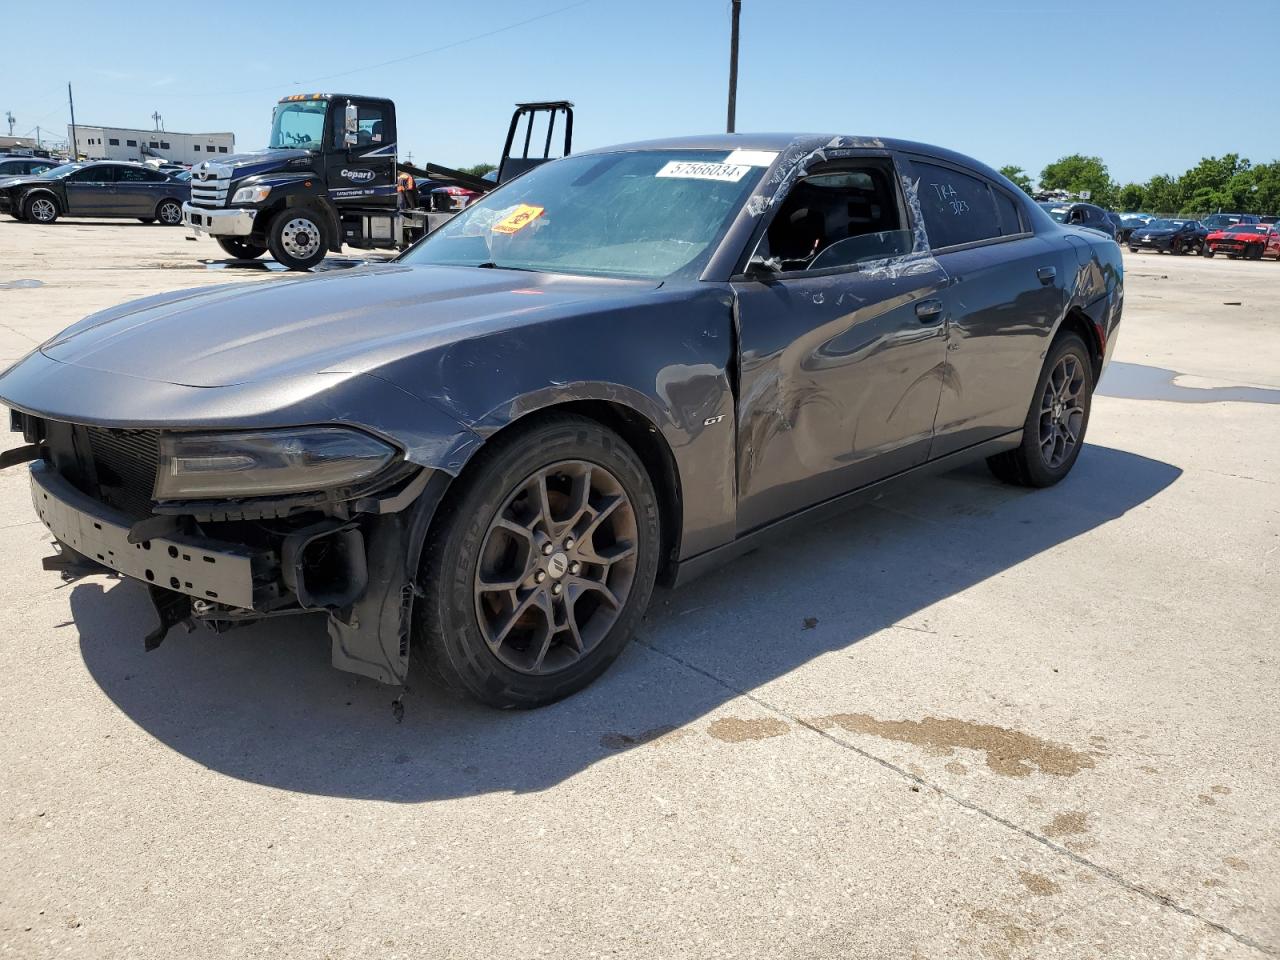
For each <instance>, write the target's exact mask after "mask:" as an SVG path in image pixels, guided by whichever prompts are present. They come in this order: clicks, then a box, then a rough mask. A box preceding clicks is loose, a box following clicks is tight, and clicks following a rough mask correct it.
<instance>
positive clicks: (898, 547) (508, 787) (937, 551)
mask: <svg viewBox="0 0 1280 960" xmlns="http://www.w3.org/2000/svg"><path fill="white" fill-rule="evenodd" d="M1180 474H1181V471H1180V470H1179V469H1178V468H1177V467H1174V466H1171V465H1169V464H1167V463H1162V462H1159V461H1155V460H1150V459H1146V458H1144V457H1140V456H1136V455H1134V454H1131V453H1126V452H1123V451H1120V450H1113V449H1109V448H1106V447H1099V446H1092V445H1091V446H1088V447H1087V448H1086V449H1085V450H1084V451H1083V453H1082V456H1081V457H1080V460H1079V461H1078V463H1077V465H1076V468H1075V470H1074V472H1073V473H1072V475H1071V476H1070V477H1069V478H1068V479H1067V480H1066V481H1064V482H1063V483H1061V484H1059V485H1058V486H1057V487H1054V488H1052V489H1049V490H1042V491H1030V490H1023V489H1018V488H1012V487H1006V486H1002V485H1000V484H998V483H996V482H995V481H994V480H992V479H991V478H990V477H989V476H988V475H987V473H986V471H985V469H983V468H982V466H981V465H978V466H977V467H974V468H966V469H963V470H958V471H955V472H953V473H950V474H946V475H943V476H940V477H932V478H921V479H920V480H916V481H910V482H906V483H903V484H901V485H900V486H899V487H898V488H897V489H896V490H893V491H891V492H888V493H886V495H885V496H884V497H883V498H881V499H879V500H877V501H876V502H875V503H874V504H873V505H871V506H868V507H864V508H862V509H859V510H855V511H853V512H851V513H849V514H847V515H846V516H844V517H841V518H838V519H836V520H834V521H831V522H828V523H825V524H823V525H821V526H818V527H814V528H810V529H807V530H799V531H797V532H796V533H794V534H793V535H791V536H789V537H786V538H783V539H781V540H779V541H778V542H777V543H776V544H775V545H772V546H770V547H769V548H768V549H767V550H762V551H760V552H758V553H755V554H752V555H750V556H747V557H744V558H742V559H740V560H738V561H736V562H735V563H733V564H730V565H728V566H726V567H724V568H722V570H721V571H720V572H719V573H717V574H712V575H710V576H707V577H704V578H703V579H701V580H699V581H696V582H695V583H693V584H691V585H690V586H688V587H686V588H684V589H681V590H678V591H671V592H659V593H658V594H657V595H656V596H655V599H654V604H653V606H652V608H651V612H650V615H649V616H648V618H647V619H646V621H645V623H644V624H643V625H642V627H641V629H640V631H639V635H638V640H639V642H638V643H634V644H632V645H631V646H630V647H629V648H628V650H627V651H626V652H625V653H624V654H623V656H622V657H621V659H620V660H619V661H618V663H617V664H615V665H614V667H613V668H612V669H611V670H610V671H609V672H608V673H606V674H605V676H604V677H602V678H601V679H600V680H599V681H597V682H596V683H595V684H594V685H593V686H592V687H590V688H589V689H587V690H585V691H583V692H582V693H580V694H578V695H577V696H574V697H571V698H569V699H568V700H565V701H563V702H561V703H558V704H555V705H553V706H550V707H546V708H544V709H541V710H535V711H529V712H507V713H504V712H499V711H495V710H490V709H487V708H484V707H479V706H476V705H473V704H471V703H469V702H466V701H462V700H460V699H458V698H455V697H451V696H449V695H447V694H445V693H443V692H441V691H439V690H437V689H436V688H434V687H432V686H430V685H429V684H426V683H424V682H423V681H422V679H421V678H420V677H419V678H415V682H413V683H412V684H411V686H410V687H409V688H408V689H405V690H401V689H399V688H391V687H384V686H381V685H379V684H377V683H375V682H373V681H371V680H366V679H363V678H358V677H354V676H351V675H349V674H344V673H339V672H338V671H335V670H333V669H332V668H331V667H330V666H329V653H328V643H327V640H326V638H325V634H324V630H323V625H322V623H320V622H319V621H315V620H312V621H310V622H304V621H303V620H302V619H301V618H285V619H283V620H277V621H273V622H267V623H261V624H257V625H254V626H252V627H247V628H243V629H240V630H237V631H232V632H230V633H227V634H224V635H220V636H219V635H215V634H213V633H211V632H208V631H204V630H199V631H196V632H194V633H190V634H183V633H182V632H181V631H180V630H175V631H173V632H172V633H171V634H170V636H169V638H168V639H167V640H166V641H165V643H164V645H163V646H161V647H160V648H159V649H158V650H156V651H154V652H153V653H150V654H144V653H143V650H142V636H143V634H144V633H145V632H146V631H147V630H149V629H150V627H151V625H152V614H151V612H150V609H149V607H148V604H147V601H146V599H145V596H144V593H143V591H142V588H141V586H140V585H138V584H135V583H132V582H113V581H107V580H98V579H96V578H95V579H94V580H93V581H87V582H84V583H81V584H79V585H77V586H76V588H75V589H74V591H73V592H72V595H71V606H72V612H73V615H74V618H75V623H76V624H77V626H78V628H79V631H80V646H81V654H82V656H83V658H84V662H85V664H86V665H87V667H88V669H89V672H90V674H91V675H92V676H93V678H94V680H95V681H96V682H97V683H98V684H99V686H100V687H101V688H102V690H103V691H104V692H105V693H106V695H107V696H108V697H110V698H111V699H112V700H113V701H114V702H115V703H116V705H117V706H118V707H119V708H120V709H121V710H122V711H123V712H124V713H125V714H126V715H127V716H128V717H129V718H130V719H131V720H133V721H134V722H135V723H137V724H138V725H139V726H140V727H141V728H142V729H144V730H146V731H147V732H148V733H150V734H151V735H152V736H154V737H156V738H157V739H158V740H160V741H161V742H163V743H165V744H166V745H168V746H169V747H171V748H172V749H174V750H176V751H178V752H179V753H181V754H183V755H185V756H187V757H189V758H191V759H192V760H194V761H195V762H197V763H199V764H201V765H202V766H205V767H208V768H209V769H211V770H215V771H218V772H221V773H224V774H227V775H229V776H233V777H237V778H240V779H242V780H247V781H250V782H254V783H260V784H264V785H268V786H272V787H277V788H280V789H283V790H295V791H302V792H306V793H313V794H321V795H328V796H342V797H353V798H367V799H379V800H388V801H396V802H410V803H412V802H422V801H428V800H439V799H445V798H452V797H463V796H471V795H477V794H482V793H489V792H503V791H509V792H515V793H523V792H528V791H537V790H543V789H546V788H548V787H551V786H554V785H555V784H557V783H559V782H561V781H563V780H564V779H566V778H568V777H571V776H572V775H574V774H576V773H578V772H580V771H582V770H584V769H586V768H588V767H589V766H590V765H592V764H593V763H595V762H597V761H598V760H601V759H603V758H604V757H606V756H609V755H612V754H613V753H616V752H617V750H619V749H625V748H627V747H628V746H630V745H632V744H635V743H642V742H644V739H645V737H646V735H652V732H654V731H660V730H663V729H667V728H673V727H681V726H683V725H685V724H688V723H690V722H691V721H694V720H696V719H697V718H698V717H701V716H703V715H705V714H706V713H708V712H709V711H711V710H713V709H715V708H716V707H718V706H720V705H721V704H723V703H724V702H726V701H727V700H729V699H731V698H732V697H733V696H734V695H735V690H752V689H755V688H758V687H759V686H761V685H762V684H766V683H768V682H770V681H772V680H774V679H776V678H778V677H781V676H783V675H784V674H786V673H788V672H789V671H792V670H794V669H796V668H798V667H800V666H802V665H803V664H805V663H807V662H808V661H810V660H812V659H813V658H815V657H818V656H820V655H822V654H825V653H829V652H831V651H835V650H841V649H847V648H848V647H850V646H852V645H853V644H856V643H858V642H859V641H860V640H862V639H864V638H866V637H868V636H871V635H874V634H876V633H878V632H879V631H882V630H884V629H885V628H887V627H890V626H892V625H893V624H896V623H899V622H902V621H903V620H906V619H908V618H910V617H912V615H914V614H917V613H919V612H920V611H922V610H924V609H926V608H927V607H929V606H930V605H932V604H935V603H937V602H939V601H940V600H943V599H945V598H947V597H949V596H952V595H953V594H956V593H958V592H960V591H963V590H965V589H966V588H968V587H971V586H973V585H974V584H977V583H980V582H981V581H984V580H986V579H988V578H990V577H993V576H996V575H998V574H1000V573H1001V572H1002V571H1005V570H1008V569H1009V568H1011V567H1013V566H1014V565H1016V564H1018V563H1021V562H1022V561H1025V560H1027V559H1028V558H1030V557H1034V556H1035V555H1037V554H1039V553H1042V552H1043V551H1045V550H1048V549H1051V548H1052V547H1054V546H1056V545H1058V544H1061V543H1063V542H1064V541H1067V540H1070V539H1072V538H1074V537H1078V536H1081V535H1082V534H1086V533H1088V532H1089V531H1090V530H1093V529H1095V528H1097V527H1099V526H1102V525H1104V524H1106V523H1108V522H1109V521H1111V520H1114V519H1116V518H1118V517H1120V516H1122V515H1123V514H1124V513H1125V512H1127V511H1129V510H1132V509H1134V508H1135V507H1137V506H1139V505H1140V504H1142V503H1144V502H1146V501H1147V500H1149V499H1151V498H1152V497H1154V496H1156V495H1157V494H1158V493H1160V491H1162V490H1164V489H1165V488H1166V487H1168V486H1169V485H1170V484H1171V483H1173V482H1174V481H1175V480H1176V479H1177V478H1178V476H1179V475H1180ZM104 584H105V587H104ZM806 619H810V620H811V621H812V620H816V625H815V623H813V622H809V623H807V624H806V623H805V621H806ZM806 627H807V628H806ZM891 636H892V635H891ZM890 642H892V641H891V640H890ZM1028 655H1029V656H1034V651H1030V652H1029V653H1028ZM686 664H687V665H692V666H693V667H695V669H690V668H689V666H687V665H686ZM700 671H702V672H700ZM708 674H710V675H713V676H714V677H716V678H719V682H718V681H717V680H713V679H711V677H710V676H708ZM400 694H403V698H402V700H401V701H400V702H399V704H398V705H395V701H396V699H397V697H398V696H399V695H400ZM832 696H833V697H834V698H836V701H837V702H833V703H832V704H830V709H832V710H833V711H835V710H840V709H847V708H848V703H847V702H846V701H845V700H844V699H842V698H841V692H840V691H838V690H833V691H832ZM401 708H403V709H402V710H401Z"/></svg>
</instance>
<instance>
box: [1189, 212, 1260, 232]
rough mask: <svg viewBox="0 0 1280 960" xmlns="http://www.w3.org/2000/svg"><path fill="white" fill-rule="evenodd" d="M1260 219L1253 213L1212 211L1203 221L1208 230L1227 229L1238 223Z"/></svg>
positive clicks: (1254, 221) (1256, 221) (1253, 221)
mask: <svg viewBox="0 0 1280 960" xmlns="http://www.w3.org/2000/svg"><path fill="white" fill-rule="evenodd" d="M1259 219H1260V218H1259V217H1258V216H1257V215H1256V214H1252V213H1211V214H1209V216H1207V217H1205V218H1204V220H1202V221H1201V223H1203V224H1204V228H1205V229H1206V230H1225V229H1227V227H1234V226H1235V225H1236V224H1237V223H1258V222H1259Z"/></svg>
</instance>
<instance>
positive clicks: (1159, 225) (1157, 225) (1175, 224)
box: [1147, 220, 1187, 230]
mask: <svg viewBox="0 0 1280 960" xmlns="http://www.w3.org/2000/svg"><path fill="white" fill-rule="evenodd" d="M1186 222H1187V221H1185V220H1152V221H1151V222H1150V223H1148V224H1147V226H1148V227H1150V228H1151V229H1152V230H1177V229H1178V228H1179V227H1180V226H1182V225H1183V224H1184V223H1186Z"/></svg>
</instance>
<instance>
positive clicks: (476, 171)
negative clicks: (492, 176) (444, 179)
mask: <svg viewBox="0 0 1280 960" xmlns="http://www.w3.org/2000/svg"><path fill="white" fill-rule="evenodd" d="M497 169H498V165H497V164H496V163H477V164H476V165H475V166H473V167H459V168H458V171H459V172H460V173H469V174H471V175H472V176H473V177H483V176H484V175H485V174H486V173H488V172H489V171H490V170H497Z"/></svg>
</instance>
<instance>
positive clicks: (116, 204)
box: [0, 162, 191, 226]
mask: <svg viewBox="0 0 1280 960" xmlns="http://www.w3.org/2000/svg"><path fill="white" fill-rule="evenodd" d="M190 196H191V187H190V185H189V184H188V183H184V182H182V181H180V180H175V179H173V178H172V177H169V176H167V175H166V174H163V173H161V172H160V171H158V170H152V169H151V168H149V167H145V166H143V165H142V164H139V163H113V162H95V163H68V164H64V165H63V166H60V167H55V168H54V169H52V170H47V171H45V172H44V173H43V174H39V175H37V176H28V177H19V178H16V179H14V180H10V181H7V182H6V183H4V184H3V185H0V211H3V212H6V213H9V214H11V215H12V216H14V217H16V218H17V219H19V220H25V221H27V222H30V223H40V224H49V223H53V222H54V221H55V220H57V219H58V217H60V216H68V217H132V218H136V219H138V220H141V221H142V222H143V223H154V222H155V221H157V220H159V221H160V223H162V224H164V225H165V226H178V225H179V224H181V223H182V202H183V201H184V200H187V199H190Z"/></svg>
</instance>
